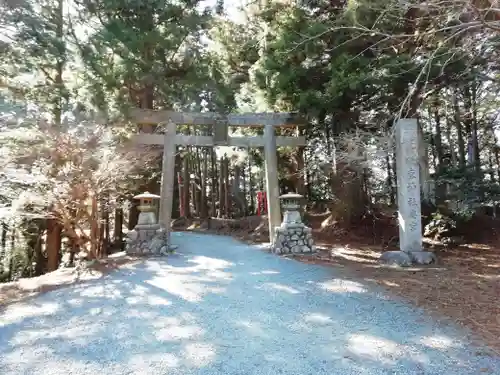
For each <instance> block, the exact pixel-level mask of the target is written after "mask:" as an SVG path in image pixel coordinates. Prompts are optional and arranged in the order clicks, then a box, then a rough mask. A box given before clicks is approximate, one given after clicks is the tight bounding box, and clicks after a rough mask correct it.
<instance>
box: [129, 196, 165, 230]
mask: <svg viewBox="0 0 500 375" xmlns="http://www.w3.org/2000/svg"><path fill="white" fill-rule="evenodd" d="M134 199H138V200H139V206H138V207H137V209H138V210H139V218H138V219H137V225H138V226H156V225H157V226H158V228H159V227H160V226H159V224H158V220H156V214H155V213H156V207H155V205H154V203H153V202H154V201H155V200H158V199H160V196H159V195H156V194H151V193H149V192H147V191H146V192H145V193H142V194H139V195H136V196H135V197H134Z"/></svg>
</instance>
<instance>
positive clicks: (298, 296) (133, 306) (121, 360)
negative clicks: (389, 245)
mask: <svg viewBox="0 0 500 375" xmlns="http://www.w3.org/2000/svg"><path fill="white" fill-rule="evenodd" d="M174 243H176V244H178V245H179V254H177V255H174V256H172V257H170V258H168V260H164V259H151V260H147V261H145V262H143V263H139V264H136V265H129V266H127V267H124V268H121V269H120V270H118V271H116V272H114V273H112V274H111V275H108V276H107V277H106V279H105V280H95V281H90V282H87V283H85V284H79V285H74V286H72V287H68V288H64V289H60V290H56V291H53V292H49V293H47V294H44V295H41V296H39V297H37V298H34V299H32V300H29V301H28V302H26V303H18V304H14V305H11V306H9V307H7V308H6V309H5V310H4V311H0V374H1V375H14V374H15V375H20V374H33V375H35V374H36V375H48V374H61V375H68V374H78V375H80V374H88V375H108V374H109V375H111V374H112V375H122V374H140V375H147V374H151V375H169V374H179V375H180V374H183V375H187V374H210V375H233V374H234V375H251V374H255V375H264V374H269V375H277V374H290V375H309V374H311V375H312V374H314V375H318V374H328V375H352V374H369V375H378V374H397V375H406V374H415V375H416V374H419V375H421V374H429V375H440V374H449V375H472V374H500V358H498V357H494V356H489V355H487V354H485V351H481V350H478V348H474V347H472V346H470V345H468V344H467V343H464V342H461V341H460V340H461V338H462V337H464V334H463V333H461V332H460V331H458V330H456V329H454V328H452V327H446V326H443V325H442V324H438V323H435V322H433V321H432V320H431V319H430V318H429V317H428V316H426V315H425V314H423V313H422V312H420V311H418V310H416V309H415V308H412V307H410V306H408V305H405V304H403V303H399V302H395V301H391V300H389V299H387V297H385V296H384V294H383V293H381V291H380V290H378V289H374V288H372V287H369V286H367V285H363V284H362V283H356V282H353V281H348V280H345V279H344V280H343V279H341V278H338V275H337V276H336V275H335V271H334V270H333V269H328V268H324V267H320V266H313V265H307V264H303V263H299V262H296V261H293V260H287V259H284V258H279V257H277V256H274V255H271V254H267V253H265V252H262V251H259V250H256V249H255V248H252V247H251V246H248V245H244V244H241V243H238V242H236V241H235V240H233V239H231V238H227V237H219V236H209V235H202V234H186V233H174Z"/></svg>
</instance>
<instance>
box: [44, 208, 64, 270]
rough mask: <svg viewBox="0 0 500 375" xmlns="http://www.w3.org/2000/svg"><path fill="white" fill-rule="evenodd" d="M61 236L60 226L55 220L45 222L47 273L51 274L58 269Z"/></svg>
mask: <svg viewBox="0 0 500 375" xmlns="http://www.w3.org/2000/svg"><path fill="white" fill-rule="evenodd" d="M61 234H62V226H61V224H60V223H59V221H58V220H57V219H55V218H51V219H48V220H47V242H46V244H45V246H46V250H47V271H48V272H52V271H55V270H57V268H58V267H59V260H60V259H61V257H60V253H61Z"/></svg>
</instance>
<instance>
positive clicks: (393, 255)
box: [380, 119, 436, 266]
mask: <svg viewBox="0 0 500 375" xmlns="http://www.w3.org/2000/svg"><path fill="white" fill-rule="evenodd" d="M396 175H397V191H398V222H399V248H400V250H399V251H387V252H385V253H383V254H382V256H381V258H380V260H381V262H383V263H389V264H397V265H400V266H410V265H412V264H413V263H415V264H430V263H432V262H434V261H435V260H436V258H435V256H434V254H433V253H431V252H428V251H423V248H422V216H421V208H420V165H419V152H418V123H417V120H416V119H401V120H399V121H398V122H397V123H396Z"/></svg>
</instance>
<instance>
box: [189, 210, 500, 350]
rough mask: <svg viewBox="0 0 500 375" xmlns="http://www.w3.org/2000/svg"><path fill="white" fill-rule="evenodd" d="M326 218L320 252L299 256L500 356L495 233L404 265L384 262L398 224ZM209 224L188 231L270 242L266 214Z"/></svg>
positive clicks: (499, 251) (499, 265)
mask: <svg viewBox="0 0 500 375" xmlns="http://www.w3.org/2000/svg"><path fill="white" fill-rule="evenodd" d="M324 219H325V216H321V215H318V216H317V217H311V216H309V217H307V216H306V221H307V223H308V225H309V226H311V227H312V228H313V234H314V237H315V239H316V244H317V245H318V248H319V249H318V250H319V251H318V252H317V253H316V254H315V255H313V256H310V255H307V256H297V257H296V258H297V259H298V260H301V261H303V262H307V263H315V264H323V265H328V266H331V267H335V268H336V269H337V270H338V271H340V272H342V275H343V276H344V277H346V278H352V279H356V280H360V279H361V280H364V281H365V282H368V283H373V284H376V285H379V286H381V287H383V288H385V289H386V290H388V291H389V293H391V294H393V295H394V296H397V297H400V298H403V299H405V300H407V301H410V302H411V303H413V304H415V305H417V306H419V307H421V308H423V309H425V310H426V311H427V312H429V313H431V314H432V315H433V316H435V317H436V318H437V319H445V320H449V319H451V320H452V321H454V322H455V323H457V324H459V325H460V326H462V327H464V328H465V329H467V330H469V331H470V332H472V335H473V337H476V338H477V339H478V340H480V341H483V342H486V343H487V344H488V345H489V346H490V348H491V349H492V351H493V352H495V353H496V354H498V355H500V242H499V241H498V240H496V232H495V231H493V232H491V233H492V235H493V237H494V238H493V239H492V241H490V242H492V243H489V244H484V243H483V244H478V243H475V244H467V245H461V246H455V247H444V246H441V245H440V244H439V243H437V242H433V241H425V246H426V247H428V248H430V249H431V250H432V251H434V252H435V254H436V255H437V257H438V262H437V264H434V265H431V266H426V267H419V268H416V267H415V268H399V267H389V266H384V265H381V264H379V262H378V258H379V256H380V254H381V253H382V252H383V251H384V250H395V249H397V242H395V240H396V241H397V233H398V231H397V227H395V226H392V227H391V226H390V225H387V223H385V226H386V228H385V230H380V229H378V228H375V227H366V228H358V229H359V230H357V231H350V232H348V231H345V230H338V229H335V228H331V227H323V228H321V223H322V222H323V221H324ZM207 226H208V225H205V226H203V225H199V224H197V223H191V224H190V225H188V226H186V227H185V228H182V229H188V230H195V231H206V232H210V233H218V234H225V235H233V236H234V237H236V238H238V239H241V240H243V241H246V242H268V237H267V236H268V231H267V223H266V218H265V217H249V218H245V219H241V220H239V221H238V222H235V221H232V220H223V219H212V220H211V223H210V229H208V228H207ZM179 229H181V228H179ZM495 241H496V242H497V243H496V244H495V243H494V242H495Z"/></svg>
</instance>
